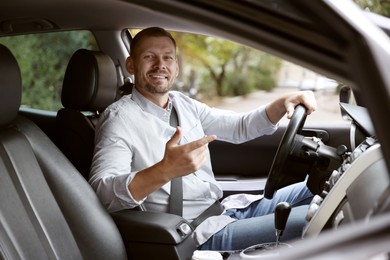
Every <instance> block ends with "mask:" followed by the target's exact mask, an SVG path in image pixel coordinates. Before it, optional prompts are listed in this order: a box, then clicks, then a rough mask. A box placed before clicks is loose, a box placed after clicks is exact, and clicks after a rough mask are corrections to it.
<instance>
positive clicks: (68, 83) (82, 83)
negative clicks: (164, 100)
mask: <svg viewBox="0 0 390 260" xmlns="http://www.w3.org/2000/svg"><path fill="white" fill-rule="evenodd" d="M117 82H118V80H117V73H116V68H115V64H114V62H113V61H112V59H111V58H110V57H109V56H108V55H106V54H104V53H102V52H99V51H91V50H86V49H80V50H77V51H76V52H75V53H74V54H73V55H72V57H71V59H70V60H69V63H68V67H67V69H66V72H65V76H64V82H63V86H62V93H61V102H62V105H63V108H62V109H60V110H59V111H58V113H57V134H58V138H57V145H58V146H59V148H60V150H61V151H62V152H63V153H64V154H65V155H66V157H68V159H69V160H70V161H71V162H72V163H73V165H74V166H75V167H76V168H77V169H78V170H79V171H80V173H81V174H82V175H83V176H84V178H86V179H88V177H89V170H90V166H91V162H92V156H93V148H94V135H95V126H96V123H97V121H98V118H99V113H100V112H102V111H103V110H104V109H105V108H106V107H107V106H108V105H110V104H111V103H112V102H114V101H115V99H116V96H117V92H118V87H117V85H118V84H117Z"/></svg>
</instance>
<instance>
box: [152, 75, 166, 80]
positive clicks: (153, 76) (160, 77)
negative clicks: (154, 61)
mask: <svg viewBox="0 0 390 260" xmlns="http://www.w3.org/2000/svg"><path fill="white" fill-rule="evenodd" d="M150 77H151V78H156V79H165V78H166V77H165V76H158V75H157V76H156V75H150Z"/></svg>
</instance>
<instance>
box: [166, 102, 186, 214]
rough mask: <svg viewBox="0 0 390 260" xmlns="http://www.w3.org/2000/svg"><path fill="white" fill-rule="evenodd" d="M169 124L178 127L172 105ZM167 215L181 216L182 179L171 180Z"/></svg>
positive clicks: (177, 119) (177, 120)
mask: <svg viewBox="0 0 390 260" xmlns="http://www.w3.org/2000/svg"><path fill="white" fill-rule="evenodd" d="M169 124H170V125H171V126H173V127H177V126H178V125H179V118H178V116H177V113H176V109H175V108H174V107H173V105H172V110H171V117H170V118H169ZM169 213H172V214H175V215H178V216H181V217H182V216H183V179H182V177H176V178H174V179H172V180H171V195H170V196H169Z"/></svg>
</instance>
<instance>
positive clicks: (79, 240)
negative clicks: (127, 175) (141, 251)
mask: <svg viewBox="0 0 390 260" xmlns="http://www.w3.org/2000/svg"><path fill="white" fill-rule="evenodd" d="M79 69H80V70H83V68H79ZM84 73H89V74H90V75H94V74H96V72H94V71H84ZM96 80H97V81H98V80H99V77H98V75H96ZM111 80H112V79H111ZM112 81H113V80H112ZM109 89H110V88H109ZM21 91H22V87H21V76H20V70H19V67H18V64H17V61H16V60H15V58H14V56H13V55H12V54H11V52H10V51H9V50H8V49H7V48H6V47H5V46H3V45H0V180H1V181H0V201H1V203H0V212H1V214H0V215H1V217H0V241H1V243H0V244H1V245H0V259H126V258H127V255H126V249H125V246H124V244H123V241H122V238H121V235H120V233H119V231H118V229H117V227H116V225H115V223H114V221H113V220H112V218H111V217H110V215H109V214H108V213H107V211H106V210H105V208H104V207H103V206H102V205H101V203H100V201H99V200H98V198H97V196H96V194H95V193H94V191H93V190H92V188H91V187H90V185H89V184H88V182H87V181H86V180H85V179H84V178H83V177H82V176H81V175H80V174H79V173H78V171H77V170H76V169H75V167H74V166H73V165H72V164H71V163H70V162H69V160H67V159H66V157H65V156H64V155H63V154H62V153H61V151H60V150H59V149H58V148H57V146H56V145H54V143H52V141H51V140H50V139H49V138H48V137H47V136H46V135H45V134H44V133H43V131H42V130H41V129H40V128H38V127H37V126H36V125H35V124H34V123H33V122H32V121H30V120H28V119H27V118H24V117H22V116H20V115H18V110H19V107H20V102H21V93H22V92H21ZM89 91H92V89H89ZM84 94H85V96H88V95H90V93H84ZM65 95H72V93H65ZM97 96H100V95H99V94H97ZM108 96H109V97H111V94H108ZM107 99H109V98H107ZM79 102H81V101H80V100H79ZM92 103H93V102H92ZM103 103H106V104H107V103H108V101H107V100H106V99H104V102H103ZM89 105H90V104H86V107H88V106H89ZM94 106H95V108H96V109H97V110H100V109H102V107H101V106H99V105H94Z"/></svg>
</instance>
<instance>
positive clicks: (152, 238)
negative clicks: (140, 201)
mask: <svg viewBox="0 0 390 260" xmlns="http://www.w3.org/2000/svg"><path fill="white" fill-rule="evenodd" d="M111 216H112V217H113V219H114V221H115V223H116V225H117V226H118V229H119V231H120V232H121V234H122V237H123V239H124V240H125V241H126V242H144V243H158V244H174V245H176V244H179V243H181V242H182V241H183V240H184V239H186V238H187V237H188V236H190V235H191V234H192V232H193V231H192V229H191V227H190V225H189V223H188V222H187V221H186V220H185V219H184V218H182V217H180V216H177V215H173V214H169V213H156V212H148V211H137V210H122V211H118V212H114V213H111Z"/></svg>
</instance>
